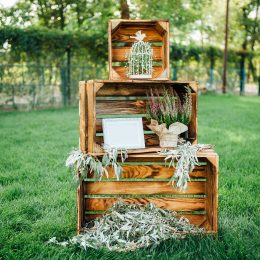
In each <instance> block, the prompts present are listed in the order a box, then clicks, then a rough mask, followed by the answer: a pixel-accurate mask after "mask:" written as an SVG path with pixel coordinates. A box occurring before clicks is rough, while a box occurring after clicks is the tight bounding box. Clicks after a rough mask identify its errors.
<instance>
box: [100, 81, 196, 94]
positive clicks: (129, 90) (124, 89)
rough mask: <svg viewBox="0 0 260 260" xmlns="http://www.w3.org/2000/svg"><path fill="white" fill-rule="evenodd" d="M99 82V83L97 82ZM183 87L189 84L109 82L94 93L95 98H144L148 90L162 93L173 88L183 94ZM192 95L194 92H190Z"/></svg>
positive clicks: (170, 82)
mask: <svg viewBox="0 0 260 260" xmlns="http://www.w3.org/2000/svg"><path fill="white" fill-rule="evenodd" d="M98 82H99V81H98ZM141 82H142V81H141ZM185 86H189V82H173V81H167V82H163V81H159V82H158V81H143V84H140V81H133V82H132V81H126V82H122V81H111V82H106V83H104V86H103V87H102V88H100V89H99V91H98V92H97V93H96V96H97V97H102V96H104V97H105V96H110V97H111V96H114V97H122V96H123V97H127V96H138V98H139V97H146V96H147V94H148V93H149V91H150V89H152V90H153V91H155V90H157V91H158V92H159V93H163V90H164V87H167V88H170V87H171V88H173V89H174V90H175V91H176V92H177V93H183V92H185V88H184V87H185ZM192 93H194V92H192Z"/></svg>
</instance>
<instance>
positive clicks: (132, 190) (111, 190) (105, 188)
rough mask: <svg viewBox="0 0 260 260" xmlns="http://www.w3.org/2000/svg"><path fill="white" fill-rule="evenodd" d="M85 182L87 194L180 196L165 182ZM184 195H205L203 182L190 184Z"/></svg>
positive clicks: (176, 190) (178, 192)
mask: <svg viewBox="0 0 260 260" xmlns="http://www.w3.org/2000/svg"><path fill="white" fill-rule="evenodd" d="M137 184H138V183H136V182H120V181H114V182H95V183H92V182H86V183H85V184H84V190H86V192H87V193H88V194H181V193H183V192H181V191H180V190H178V189H175V188H173V187H172V185H171V184H169V183H165V182H142V184H141V185H140V184H139V185H137ZM185 193H186V194H205V183H204V182H190V183H189V185H188V189H187V190H186V191H185Z"/></svg>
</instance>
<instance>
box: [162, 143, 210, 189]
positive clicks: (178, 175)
mask: <svg viewBox="0 0 260 260" xmlns="http://www.w3.org/2000/svg"><path fill="white" fill-rule="evenodd" d="M211 148H212V145H210V144H195V145H191V143H190V142H187V143H184V144H181V145H178V146H177V148H176V150H164V151H161V152H160V153H159V154H160V155H163V156H165V161H167V160H170V164H169V167H170V166H174V161H175V160H176V161H177V164H176V170H175V173H174V175H173V176H172V178H171V183H172V185H174V183H175V181H176V187H177V188H179V189H180V190H181V191H185V190H186V189H187V186H188V181H190V176H189V174H190V172H192V171H193V169H194V168H195V166H196V165H199V161H198V157H197V152H198V151H201V150H203V149H211Z"/></svg>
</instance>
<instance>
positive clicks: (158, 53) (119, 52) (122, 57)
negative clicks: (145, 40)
mask: <svg viewBox="0 0 260 260" xmlns="http://www.w3.org/2000/svg"><path fill="white" fill-rule="evenodd" d="M130 49H131V47H130V46H128V47H113V48H112V61H127V53H129V51H130ZM152 49H153V60H155V61H159V60H162V47H161V46H152Z"/></svg>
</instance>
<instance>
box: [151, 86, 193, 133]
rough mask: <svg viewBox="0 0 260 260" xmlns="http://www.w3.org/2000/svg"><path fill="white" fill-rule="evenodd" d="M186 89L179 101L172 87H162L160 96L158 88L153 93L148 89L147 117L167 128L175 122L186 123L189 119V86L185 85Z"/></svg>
mask: <svg viewBox="0 0 260 260" xmlns="http://www.w3.org/2000/svg"><path fill="white" fill-rule="evenodd" d="M186 91H187V92H186V93H185V94H184V95H183V101H181V99H180V97H179V95H178V94H177V93H175V92H174V91H173V89H172V88H170V89H166V88H164V89H163V93H162V96H160V94H159V91H158V90H155V93H153V91H152V90H150V96H148V102H147V109H146V110H147V116H146V117H147V119H148V120H151V119H154V120H157V121H158V123H159V124H163V123H165V124H166V126H167V128H169V126H170V125H171V124H173V123H175V122H180V123H183V124H185V125H188V124H189V123H190V120H191V113H192V99H191V90H190V88H188V87H186Z"/></svg>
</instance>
